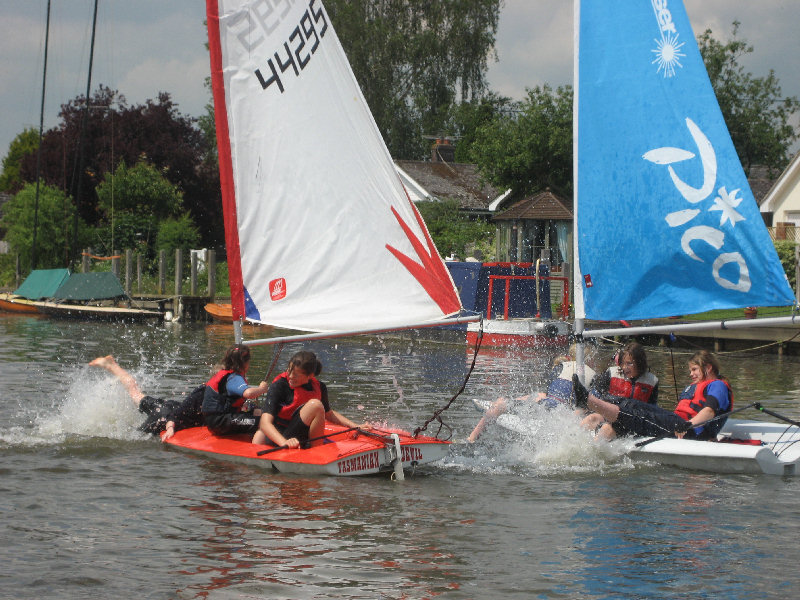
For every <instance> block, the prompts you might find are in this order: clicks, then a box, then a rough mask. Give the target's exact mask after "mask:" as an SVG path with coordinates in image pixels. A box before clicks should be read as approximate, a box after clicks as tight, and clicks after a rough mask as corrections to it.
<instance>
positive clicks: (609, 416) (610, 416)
mask: <svg viewBox="0 0 800 600" xmlns="http://www.w3.org/2000/svg"><path fill="white" fill-rule="evenodd" d="M589 409H590V410H593V411H594V412H596V413H599V414H600V416H602V417H603V419H604V420H605V421H607V422H608V423H614V422H616V420H617V417H619V406H617V405H616V404H611V403H610V402H606V401H605V400H601V399H600V398H598V397H597V396H595V395H594V394H592V393H590V394H589Z"/></svg>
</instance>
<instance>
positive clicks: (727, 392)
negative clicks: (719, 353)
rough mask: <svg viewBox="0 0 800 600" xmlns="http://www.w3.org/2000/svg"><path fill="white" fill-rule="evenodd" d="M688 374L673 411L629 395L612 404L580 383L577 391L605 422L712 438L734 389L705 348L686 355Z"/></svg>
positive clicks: (651, 432)
mask: <svg viewBox="0 0 800 600" xmlns="http://www.w3.org/2000/svg"><path fill="white" fill-rule="evenodd" d="M689 376H690V378H691V380H692V383H691V384H690V385H689V386H688V387H687V388H686V389H685V390H684V391H683V393H682V394H681V397H680V399H679V401H678V405H677V406H676V407H675V410H674V411H673V412H670V411H668V410H666V409H664V408H660V407H658V406H656V405H654V404H646V403H644V402H639V401H638V400H633V399H631V398H624V399H622V400H620V402H619V404H612V403H610V402H606V401H605V400H602V399H600V398H598V397H597V396H595V395H594V394H593V393H591V392H588V391H587V390H586V389H585V388H583V386H580V383H578V385H577V386H576V392H577V393H576V395H577V396H578V398H579V399H580V400H581V403H583V404H584V405H585V406H588V408H589V409H591V410H594V411H596V412H598V413H600V414H601V415H602V416H603V418H604V419H605V420H606V421H607V422H609V423H612V424H613V423H620V424H621V425H622V426H623V427H625V429H627V430H628V431H630V432H632V433H634V434H636V435H642V436H651V437H659V436H661V437H676V438H683V437H687V438H692V439H700V440H707V439H714V438H715V437H716V435H717V433H719V430H720V429H722V426H723V424H724V423H725V420H726V419H725V418H720V419H717V420H714V421H712V419H715V418H716V417H718V416H722V415H725V414H727V413H729V412H730V411H731V410H732V409H733V391H732V390H731V387H730V385H729V384H728V382H727V381H726V380H725V379H724V378H723V377H722V376H721V375H720V374H719V363H718V362H717V359H716V357H715V356H714V355H713V354H711V353H710V352H708V351H706V350H701V351H699V352H696V353H695V354H694V355H693V356H692V357H691V358H690V359H689ZM706 423H708V424H707V425H706Z"/></svg>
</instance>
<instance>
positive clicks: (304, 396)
mask: <svg viewBox="0 0 800 600" xmlns="http://www.w3.org/2000/svg"><path fill="white" fill-rule="evenodd" d="M280 378H283V379H287V380H288V378H289V374H288V373H285V372H284V373H281V374H280V375H278V376H277V377H276V378H275V379H273V380H272V383H275V382H276V381H278V380H279V379H280ZM308 382H309V383H310V384H311V388H312V389H310V390H307V389H305V386H302V385H299V386H297V387H296V388H294V390H292V391H293V392H294V397H293V398H292V403H291V404H287V405H286V406H282V407H281V409H280V411H278V418H279V419H283V420H285V421H288V420H289V419H291V418H292V415H293V414H294V411H296V410H297V409H298V408H300V407H301V406H303V405H304V404H305V403H306V402H308V401H309V400H314V399H315V398H316V399H317V400H321V399H322V388H321V387H320V385H319V381H318V380H317V378H316V377H313V376H312V377H311V378H310V379H309V380H308Z"/></svg>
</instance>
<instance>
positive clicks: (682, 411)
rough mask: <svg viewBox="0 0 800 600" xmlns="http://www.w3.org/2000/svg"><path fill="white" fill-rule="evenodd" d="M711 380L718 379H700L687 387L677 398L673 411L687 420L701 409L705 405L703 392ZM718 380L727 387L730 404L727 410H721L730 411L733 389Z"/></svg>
mask: <svg viewBox="0 0 800 600" xmlns="http://www.w3.org/2000/svg"><path fill="white" fill-rule="evenodd" d="M712 381H718V380H717V379H706V380H705V381H701V382H700V383H695V384H692V385H690V386H689V387H687V388H686V389H685V390H684V391H683V393H682V394H681V397H680V400H678V405H677V406H676V407H675V410H674V411H673V412H674V413H675V414H676V415H678V416H679V417H681V418H682V419H686V420H687V421H688V420H689V419H691V418H692V417H693V416H695V415H696V414H697V413H699V412H700V411H701V410H703V409H704V408H705V407H706V406H707V404H706V397H705V394H704V392H705V390H706V388H707V387H708V384H709V383H711V382H712ZM719 381H721V382H722V383H724V384H725V387H727V388H728V399H729V400H730V406H729V407H728V409H727V410H725V411H722V412H730V411H731V410H733V390H732V389H731V386H730V385H728V382H727V381H725V380H724V379H719ZM692 388H694V389H692ZM720 414H722V413H720Z"/></svg>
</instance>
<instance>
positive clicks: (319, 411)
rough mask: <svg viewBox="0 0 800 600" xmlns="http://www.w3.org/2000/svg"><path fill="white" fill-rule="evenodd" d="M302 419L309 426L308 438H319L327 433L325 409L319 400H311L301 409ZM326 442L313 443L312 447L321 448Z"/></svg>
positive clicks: (317, 441)
mask: <svg viewBox="0 0 800 600" xmlns="http://www.w3.org/2000/svg"><path fill="white" fill-rule="evenodd" d="M300 418H301V419H302V420H303V423H305V424H306V425H308V437H309V439H311V438H318V437H320V436H322V434H324V433H325V407H324V406H323V405H322V402H321V401H319V400H316V399H315V400H309V401H308V402H306V403H305V404H304V405H303V407H302V408H301V409H300ZM324 442H325V440H316V441H314V442H311V445H312V446H321V445H322V444H323V443H324Z"/></svg>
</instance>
